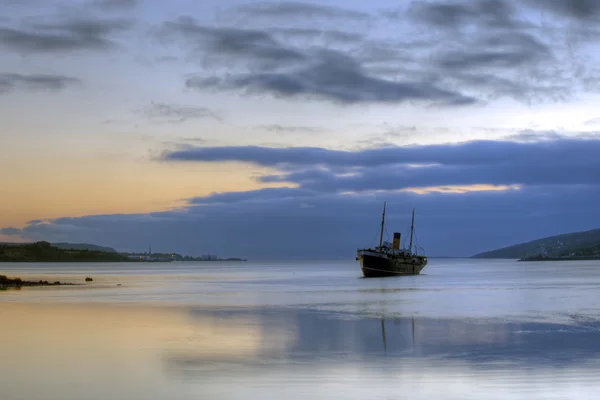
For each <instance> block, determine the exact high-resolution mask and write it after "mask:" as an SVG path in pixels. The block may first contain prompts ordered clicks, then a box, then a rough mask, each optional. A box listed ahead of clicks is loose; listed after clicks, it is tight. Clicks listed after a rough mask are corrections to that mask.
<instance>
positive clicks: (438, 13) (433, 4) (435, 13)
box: [408, 0, 522, 29]
mask: <svg viewBox="0 0 600 400" xmlns="http://www.w3.org/2000/svg"><path fill="white" fill-rule="evenodd" d="M516 15H517V14H516V10H515V8H514V7H513V5H512V4H511V3H509V2H507V1H503V0H480V1H475V2H470V1H469V2H467V1H446V2H441V1H416V2H413V3H412V4H411V6H410V7H409V9H408V17H409V18H414V19H417V20H419V21H421V22H423V23H425V24H428V25H433V26H437V27H439V28H451V29H464V28H467V27H468V25H470V24H474V25H478V26H485V27H488V28H503V29H514V28H518V27H521V26H522V23H520V22H519V21H518V20H517V18H516Z"/></svg>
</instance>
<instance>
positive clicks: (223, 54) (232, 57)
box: [158, 17, 305, 69]
mask: <svg viewBox="0 0 600 400" xmlns="http://www.w3.org/2000/svg"><path fill="white" fill-rule="evenodd" d="M158 35H159V37H160V38H162V39H163V40H165V39H168V38H172V37H180V38H183V39H185V40H186V42H187V43H188V44H190V45H191V46H192V48H193V50H194V52H195V53H196V54H198V55H199V56H201V57H202V59H203V61H204V62H205V63H219V62H225V63H231V62H237V63H240V62H242V63H246V62H251V63H253V64H252V66H254V67H256V68H261V69H264V68H273V67H279V66H282V65H288V64H290V63H293V62H298V61H302V60H304V58H305V55H304V54H303V53H302V52H300V51H297V50H295V49H293V48H288V47H286V46H284V45H282V44H281V43H279V42H278V41H276V40H275V39H274V38H273V37H272V36H271V35H269V34H268V33H267V32H265V31H261V30H253V29H239V28H228V27H219V28H214V27H208V26H202V25H199V24H198V23H197V22H196V21H195V20H194V19H193V18H191V17H180V18H178V19H177V20H175V21H168V22H165V23H164V24H163V27H162V29H160V31H159V32H158Z"/></svg>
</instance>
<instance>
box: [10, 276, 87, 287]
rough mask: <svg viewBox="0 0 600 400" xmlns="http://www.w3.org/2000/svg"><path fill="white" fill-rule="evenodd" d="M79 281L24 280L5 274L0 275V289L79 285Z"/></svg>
mask: <svg viewBox="0 0 600 400" xmlns="http://www.w3.org/2000/svg"><path fill="white" fill-rule="evenodd" d="M80 285H81V284H80V283H69V282H60V281H54V282H49V281H47V280H41V279H40V280H39V281H25V280H23V279H21V278H9V277H7V276H6V275H0V290H3V289H20V288H22V287H40V286H80Z"/></svg>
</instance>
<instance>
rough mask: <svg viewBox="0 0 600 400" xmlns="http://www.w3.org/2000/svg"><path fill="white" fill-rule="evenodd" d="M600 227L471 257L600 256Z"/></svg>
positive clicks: (540, 257)
mask: <svg viewBox="0 0 600 400" xmlns="http://www.w3.org/2000/svg"><path fill="white" fill-rule="evenodd" d="M599 252H600V229H594V230H591V231H585V232H574V233H565V234H562V235H557V236H550V237H547V238H543V239H537V240H533V241H531V242H527V243H520V244H515V245H513V246H508V247H503V248H501V249H497V250H492V251H486V252H484V253H479V254H475V255H474V256H472V257H471V258H510V259H521V258H526V259H527V258H531V259H544V258H565V257H574V258H579V257H587V258H590V257H592V258H595V257H598V258H600V253H599Z"/></svg>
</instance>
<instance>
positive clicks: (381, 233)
mask: <svg viewBox="0 0 600 400" xmlns="http://www.w3.org/2000/svg"><path fill="white" fill-rule="evenodd" d="M385 203H386V202H385V201H384V202H383V213H382V214H381V232H380V233H379V251H381V247H382V245H383V225H384V223H385Z"/></svg>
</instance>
